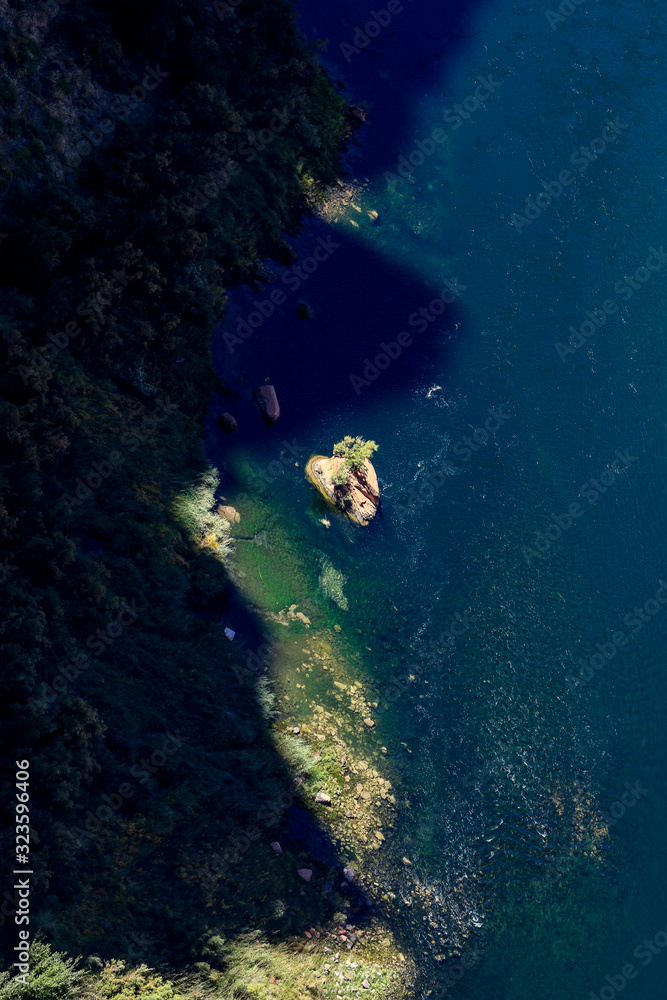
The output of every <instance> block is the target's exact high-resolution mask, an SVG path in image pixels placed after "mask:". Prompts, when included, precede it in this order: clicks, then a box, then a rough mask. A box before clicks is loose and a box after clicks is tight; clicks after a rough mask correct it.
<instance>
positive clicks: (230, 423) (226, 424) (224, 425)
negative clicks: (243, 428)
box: [217, 413, 238, 434]
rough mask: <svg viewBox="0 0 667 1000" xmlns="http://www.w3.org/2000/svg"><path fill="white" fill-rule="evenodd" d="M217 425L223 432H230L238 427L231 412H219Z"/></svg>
mask: <svg viewBox="0 0 667 1000" xmlns="http://www.w3.org/2000/svg"><path fill="white" fill-rule="evenodd" d="M217 424H218V427H219V428H220V430H221V431H224V433H225V434H231V433H232V432H233V431H235V430H236V429H237V428H238V424H237V423H236V417H233V416H232V415H231V413H221V414H220V416H219V417H218V419H217Z"/></svg>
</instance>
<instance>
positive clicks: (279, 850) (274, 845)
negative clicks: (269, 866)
mask: <svg viewBox="0 0 667 1000" xmlns="http://www.w3.org/2000/svg"><path fill="white" fill-rule="evenodd" d="M271 847H272V848H273V850H274V851H275V852H276V854H282V853H283V849H282V847H281V846H280V844H279V843H278V841H277V840H274V841H273V843H272V844H271Z"/></svg>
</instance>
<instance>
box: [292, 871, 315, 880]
mask: <svg viewBox="0 0 667 1000" xmlns="http://www.w3.org/2000/svg"><path fill="white" fill-rule="evenodd" d="M296 873H297V875H300V876H301V878H302V879H303V880H304V882H310V880H311V878H312V877H313V869H312V868H297V872H296Z"/></svg>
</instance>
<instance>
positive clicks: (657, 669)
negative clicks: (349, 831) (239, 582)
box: [216, 0, 667, 1000]
mask: <svg viewBox="0 0 667 1000" xmlns="http://www.w3.org/2000/svg"><path fill="white" fill-rule="evenodd" d="M569 7H570V5H569V4H567V3H566V4H565V5H563V9H564V10H568V9H569ZM571 7H572V12H571V13H569V14H566V15H561V17H562V19H558V18H557V17H556V15H557V14H558V9H559V8H558V6H557V5H556V6H555V7H554V8H552V9H551V10H552V15H550V16H549V17H548V16H547V12H548V11H549V8H548V7H547V8H544V7H542V6H541V5H535V4H529V3H528V2H527V0H514V2H512V3H510V2H509V0H508V2H497V0H489V2H486V3H481V2H480V3H478V4H474V3H473V4H468V5H465V7H464V5H457V4H447V3H445V4H438V5H435V6H430V5H427V4H426V3H425V2H419V0H412V2H406V3H405V4H404V9H403V10H402V11H401V12H399V13H396V14H394V15H393V17H392V20H391V23H390V24H389V25H388V26H387V27H385V28H383V30H382V31H381V32H380V33H379V34H378V36H377V37H375V38H373V39H372V40H371V41H370V43H369V44H368V45H367V46H366V47H365V48H364V49H363V51H360V52H359V53H358V54H352V55H350V52H349V50H346V51H347V54H348V57H349V62H348V61H346V58H345V53H344V51H342V50H341V48H340V44H341V43H347V44H351V43H352V42H353V40H354V31H355V26H356V25H359V24H361V25H364V24H365V23H366V22H368V21H369V20H370V18H371V15H370V13H369V10H370V8H368V7H367V6H366V5H365V4H363V3H359V2H357V0H346V2H344V3H337V4H335V5H332V4H324V3H319V2H315V0H304V2H303V3H302V5H301V18H302V27H303V30H304V32H305V33H306V34H307V35H308V36H309V37H311V38H316V37H320V38H321V37H326V38H328V39H329V47H328V49H327V50H326V51H325V52H324V53H323V56H322V58H323V62H324V64H325V66H327V68H328V69H329V71H330V72H331V74H332V76H333V77H334V78H335V79H339V80H341V81H342V82H343V83H344V84H345V90H343V91H342V92H343V93H344V94H345V95H346V96H347V97H348V98H349V99H350V100H353V101H356V102H362V103H364V102H365V105H366V106H367V107H368V109H369V115H368V119H367V121H366V124H365V125H364V126H363V127H362V129H361V130H360V132H359V141H360V145H359V147H358V148H356V149H354V150H353V152H352V154H351V159H350V171H351V175H352V177H353V178H354V179H355V181H356V182H357V183H356V185H355V189H354V193H353V194H352V196H351V198H350V199H349V204H347V205H346V206H345V207H344V208H343V210H341V212H340V214H339V215H338V217H337V218H336V219H335V220H334V219H333V218H329V221H315V222H312V223H310V224H309V225H308V226H307V228H306V229H305V230H304V231H303V232H302V233H301V234H300V236H299V237H298V239H296V240H295V241H294V246H295V252H296V254H297V256H298V258H299V261H302V260H304V259H305V258H308V257H309V256H310V255H311V253H312V251H313V249H314V247H315V246H316V245H317V242H316V241H317V239H318V238H321V239H323V240H324V241H325V245H326V246H327V247H328V249H327V250H326V251H323V252H322V253H320V256H321V257H323V256H324V255H325V253H326V254H327V255H328V256H327V257H326V259H324V260H322V261H321V262H320V263H319V264H318V266H317V270H315V271H314V273H312V274H307V273H306V272H301V273H302V274H303V280H302V278H298V279H294V278H293V279H292V280H291V281H290V282H289V283H286V281H285V280H284V279H283V277H282V275H283V271H284V269H282V268H280V267H278V266H275V267H274V268H273V269H274V272H275V274H276V276H277V279H278V287H280V288H282V289H283V290H285V291H286V294H287V300H286V302H285V303H284V304H283V305H282V306H280V307H279V308H277V309H276V310H275V312H274V313H273V315H271V316H269V317H267V318H266V319H265V320H264V321H263V322H262V324H261V325H260V326H259V327H258V328H257V329H256V330H255V332H254V333H253V334H252V337H251V338H249V339H248V340H247V341H245V342H244V343H243V344H241V345H238V344H237V345H235V346H234V350H233V351H229V350H228V348H227V347H226V346H225V344H224V342H223V340H222V338H221V337H220V338H218V341H217V345H216V351H217V362H218V364H219V367H220V369H221V370H222V371H223V372H224V373H225V374H226V375H227V377H228V378H231V379H234V378H237V379H238V383H237V384H238V386H239V389H240V391H241V392H243V391H244V389H243V386H245V385H249V384H253V383H255V384H261V383H262V382H264V381H265V380H266V379H267V378H268V379H270V380H271V381H272V382H273V383H274V384H275V385H276V386H277V388H278V392H279V395H280V398H281V402H282V407H283V414H282V416H281V420H280V421H279V423H278V424H277V425H276V426H275V427H274V428H272V429H270V430H269V429H267V428H265V427H264V425H263V424H262V423H261V420H260V418H259V416H258V414H257V413H256V412H255V411H254V410H253V409H252V407H251V404H250V403H249V402H245V401H243V400H242V401H240V402H238V403H236V404H235V406H236V410H235V412H237V414H238V415H239V416H240V418H242V427H241V430H240V432H239V435H238V438H237V439H235V441H234V447H233V448H230V447H228V448H227V452H226V457H225V462H226V469H227V476H228V478H227V480H226V482H227V486H226V489H227V488H228V493H227V495H229V496H233V495H234V487H235V486H236V487H237V488H238V489H241V488H242V486H247V483H245V482H243V483H242V482H241V480H242V478H243V477H242V476H241V474H240V472H239V469H241V467H242V465H243V462H250V463H251V464H252V465H253V467H254V468H256V469H259V470H261V469H266V468H267V466H268V463H270V462H272V461H276V460H277V458H278V455H279V452H280V450H281V449H283V448H284V445H283V441H284V440H285V439H286V440H288V441H290V442H295V445H296V448H297V457H296V459H295V461H298V462H299V464H298V465H294V461H290V462H289V463H287V462H283V463H282V465H281V468H280V474H276V476H275V477H274V478H273V479H272V483H271V503H273V505H274V508H273V509H274V511H275V518H276V521H275V523H276V525H277V527H276V530H277V531H282V533H283V537H284V538H289V546H290V548H291V551H292V553H293V554H294V559H295V563H296V562H297V561H298V564H299V572H300V573H301V574H302V575H303V577H304V579H309V578H312V580H313V581H314V585H315V586H317V579H318V574H319V573H320V570H321V566H322V565H323V560H328V562H329V563H330V564H331V565H333V566H334V567H335V568H336V569H337V570H338V571H339V572H341V573H342V574H343V575H344V577H346V581H345V584H344V592H345V598H346V603H347V607H346V608H344V607H341V606H340V604H338V605H336V604H335V603H334V602H333V601H329V605H330V613H331V615H332V619H331V620H332V621H333V620H335V621H336V622H337V623H339V625H340V627H341V629H342V635H343V636H345V635H346V634H347V635H349V636H350V642H352V641H354V642H355V643H356V644H357V646H358V648H359V650H362V651H364V655H365V657H366V669H367V671H368V679H369V681H372V682H373V683H374V684H375V685H376V686H378V685H379V689H380V690H381V691H382V690H387V689H388V685H389V684H390V681H389V678H390V677H391V675H392V674H393V673H395V672H396V671H397V670H399V672H400V671H401V670H402V671H403V673H405V672H406V670H407V671H413V672H415V668H416V678H417V679H416V681H415V682H414V684H410V685H408V686H407V688H408V689H407V690H406V692H405V693H404V694H402V695H401V696H400V697H398V698H396V700H394V701H391V703H390V704H389V707H388V708H387V709H386V710H385V711H384V712H382V709H380V712H381V718H380V719H379V721H378V732H379V733H380V735H381V738H382V740H383V742H384V743H385V744H386V745H387V746H388V747H389V749H390V758H391V759H392V760H393V761H394V766H395V768H396V769H397V771H399V772H400V773H401V775H402V779H403V781H404V782H405V787H409V789H410V795H409V801H410V805H409V807H407V806H403V808H402V809H401V810H400V818H399V823H398V828H397V830H396V832H395V834H394V836H393V838H392V843H391V844H390V845H388V851H387V858H388V859H389V860H388V861H387V862H386V864H387V865H388V869H387V870H385V873H384V877H385V879H386V880H388V882H390V883H391V885H392V887H393V891H394V892H395V893H396V896H397V900H396V909H397V910H399V911H400V913H399V914H396V915H395V917H396V919H397V920H398V922H399V923H400V925H401V927H402V932H403V934H404V939H405V941H406V942H407V946H408V947H410V948H411V950H412V952H413V954H414V955H415V957H416V959H417V961H418V963H419V964H420V967H421V971H422V978H421V979H420V982H419V984H418V986H417V987H416V989H417V991H418V992H419V994H420V995H421V994H422V993H423V995H426V994H425V991H426V990H427V989H432V990H433V993H432V994H431V995H432V996H434V997H441V996H444V995H452V996H455V997H462V998H480V997H485V998H486V997H489V998H491V997H493V998H494V1000H504V998H507V1000H510V998H512V1000H513V998H521V1000H532V998H535V1000H537V998H540V1000H547V998H548V1000H551V998H553V1000H566V998H567V1000H572V998H576V997H579V996H580V997H582V1000H583V998H589V997H590V996H591V993H592V994H593V996H598V997H601V1000H612V998H613V997H614V996H616V995H620V994H621V993H622V994H623V996H624V997H625V998H635V997H636V998H641V1000H654V998H655V1000H658V998H662V997H664V995H665V989H664V985H663V984H664V982H665V981H667V948H666V945H667V934H663V932H664V931H665V928H667V898H666V897H667V893H666V889H667V870H666V868H667V862H666V861H665V852H664V849H663V843H662V841H663V832H664V829H665V825H666V823H667V810H666V795H665V791H664V788H665V749H666V739H665V733H664V725H663V719H664V718H665V714H666V709H667V706H666V700H667V688H666V681H665V676H664V656H663V648H664V639H665V635H666V633H667V612H666V611H665V606H663V604H662V603H661V601H660V600H659V599H658V598H656V594H658V595H659V596H662V591H661V582H660V581H661V579H665V580H667V538H666V535H665V518H664V514H663V512H664V504H665V495H666V494H665V490H666V487H667V475H666V471H665V470H666V467H667V449H666V433H665V402H664V374H663V373H664V370H665V360H666V358H665V354H666V348H665V344H664V335H663V328H664V314H665V303H666V302H667V257H665V258H664V259H663V257H662V256H661V255H662V252H663V250H665V249H666V248H667V238H666V236H667V224H666V222H667V220H666V218H665V216H666V205H665V170H666V168H667V159H666V146H667V142H666V139H665V136H667V120H666V118H667V115H666V108H667V101H666V98H667V86H666V71H665V60H664V49H665V30H666V29H667V12H666V11H665V8H664V7H663V6H661V5H659V4H658V3H657V2H652V0H639V2H637V3H636V4H634V5H631V6H629V5H626V4H623V3H621V2H620V0H606V2H588V3H583V4H581V5H580V6H575V4H574V3H572V5H571ZM373 9H375V10H378V9H380V7H379V6H378V7H376V8H373ZM480 86H483V87H485V88H486V89H485V90H482V91H480V90H478V89H477V88H479V87H480ZM476 89H477V93H478V94H483V95H484V100H483V101H479V100H477V101H476V100H475V99H474V95H475V93H476ZM456 105H459V106H460V110H458V111H457V110H456ZM434 129H441V130H442V132H441V133H438V141H437V142H435V141H434V140H433V139H432V137H433V135H434V131H433V130H434ZM431 147H433V149H432V150H431ZM582 147H583V151H582ZM415 151H417V152H418V153H421V156H422V160H421V161H420V156H419V155H417V154H416V153H415ZM411 156H412V159H411V160H410V157H411ZM401 158H404V159H403V160H401ZM406 161H407V163H408V164H409V165H410V168H411V173H410V174H409V175H408V176H407V177H403V176H401V174H400V173H399V170H398V167H399V165H400V164H401V163H403V164H404V165H405V163H406ZM403 172H404V173H408V170H407V168H405V167H404V170H403ZM387 173H389V174H393V175H395V176H394V177H389V178H387V177H386V176H385V175H386V174H387ZM541 192H542V194H541ZM547 193H548V194H547ZM352 203H353V204H352ZM355 206H356V207H355ZM374 213H377V217H374ZM529 216H530V217H529ZM331 240H333V243H331ZM327 241H329V242H327ZM269 266H272V267H273V265H271V264H270V265H269ZM310 266H312V265H307V267H310ZM291 273H292V274H294V272H291ZM447 282H449V284H447ZM297 284H298V285H299V287H298V288H297V287H294V286H296V285H297ZM272 287H276V286H274V285H273V284H268V285H267V286H266V289H265V290H264V291H263V292H261V293H253V292H250V291H249V290H245V291H243V292H242V293H240V294H239V295H237V296H236V298H235V300H234V303H233V306H232V308H231V309H230V313H229V317H228V320H227V324H226V327H225V329H226V330H227V331H230V330H235V329H236V324H237V321H238V319H243V318H246V317H247V316H248V314H249V313H250V312H252V311H253V309H254V307H253V300H255V301H257V302H261V301H262V300H263V299H265V298H266V297H267V296H268V294H269V292H270V290H271V288H272ZM452 289H454V293H452ZM443 292H444V293H449V294H446V295H445V297H446V299H447V302H446V303H442V309H441V303H440V302H436V305H435V306H431V305H430V303H432V302H434V300H437V299H438V298H439V296H440V295H441V293H443ZM301 300H303V301H306V302H307V303H308V304H309V305H310V306H311V308H312V309H313V313H314V315H313V318H312V319H309V320H303V319H299V318H298V317H297V311H296V310H297V304H298V302H299V301H301ZM420 308H424V309H426V310H428V313H427V314H426V315H427V316H428V321H425V322H420V317H419V315H418V311H419V309H420ZM267 311H268V310H267ZM436 311H437V313H438V314H437V315H436ZM422 315H424V314H422ZM411 317H412V323H411V322H410V318H411ZM401 331H406V332H407V334H408V335H409V336H410V337H411V338H412V343H410V344H409V345H408V346H404V347H402V348H401V352H400V355H398V356H396V357H393V358H392V357H389V358H388V361H387V358H386V354H385V353H384V352H385V348H383V347H381V346H380V345H381V344H382V342H384V343H385V344H387V343H389V344H390V348H389V354H390V355H391V354H392V353H394V354H396V352H397V349H396V348H393V347H391V343H393V342H395V341H396V338H397V337H398V335H399V334H400V333H401ZM404 340H406V341H407V338H404ZM396 342H397V341H396ZM559 345H560V346H559ZM378 357H379V358H380V361H379V365H376V364H375V361H376V359H377V358H378ZM385 365H386V367H385ZM351 376H355V377H356V378H357V379H364V381H365V383H367V384H363V383H362V382H360V381H354V382H353V381H352V380H351ZM234 384H236V383H234ZM490 411H493V414H494V415H490ZM348 433H351V434H361V435H363V436H365V437H368V438H373V439H374V440H376V441H377V443H378V444H379V446H380V448H379V451H378V453H377V456H376V461H375V465H376V469H377V471H378V475H379V477H380V480H381V485H382V493H383V497H382V513H381V515H380V516H379V517H378V518H377V519H376V520H375V522H374V523H373V524H372V525H371V526H370V528H369V529H367V530H366V531H364V532H362V531H360V530H356V529H354V528H353V526H352V525H350V524H348V523H346V522H342V521H340V520H339V519H337V518H336V517H335V515H330V516H331V520H332V525H331V528H330V529H326V528H325V527H324V526H323V525H322V524H321V523H320V518H321V517H322V516H323V514H324V511H323V509H322V508H321V507H320V506H319V505H318V503H319V502H318V500H317V499H314V497H313V494H312V491H310V489H309V487H308V486H307V484H306V483H305V481H304V479H303V468H302V466H303V461H304V458H301V455H302V454H303V456H304V457H305V458H307V457H308V455H309V454H310V453H312V452H318V453H321V452H323V451H329V449H330V448H331V446H332V445H333V443H334V441H336V440H338V439H339V438H340V437H342V436H343V435H344V434H348ZM466 436H468V441H466V440H465V439H466ZM235 449H236V459H235V457H234V450H235ZM299 449H300V450H299ZM276 468H277V467H276ZM235 477H236V478H237V479H238V482H236V480H235ZM224 482H225V480H224V479H223V483H224ZM665 593H666V594H667V591H666V592H665ZM320 596H322V595H320ZM324 600H325V602H326V600H327V599H326V597H324ZM647 602H648V603H647ZM636 609H637V610H636ZM454 633H457V634H454ZM373 667H374V668H375V671H373V670H372V668H373ZM360 669H362V670H363V669H364V668H363V667H362V668H360ZM401 742H403V743H406V744H407V745H408V746H409V747H410V749H411V750H412V753H411V754H410V755H408V754H407V753H405V752H403V751H401V749H400V746H401ZM401 754H402V756H401ZM406 853H407V854H409V855H410V856H411V857H412V858H413V859H414V867H413V870H410V872H406V870H405V869H404V868H402V867H401V865H400V863H399V862H398V859H400V857H401V856H402V855H403V854H406ZM392 857H393V858H395V859H397V860H396V864H395V865H394V866H393V867H392V865H391V858H392ZM401 900H403V901H404V902H406V903H407V904H409V903H412V907H410V906H409V905H407V906H401V905H400V904H401ZM417 910H418V911H419V912H418V918H417V919H415V918H413V916H412V915H411V914H413V913H416V911H417ZM656 935H657V936H656ZM645 941H648V944H643V942H645ZM457 951H458V953H459V954H462V955H463V958H464V961H463V964H461V962H460V961H459V962H458V963H457V962H455V963H454V964H453V965H452V962H451V958H450V956H451V955H452V953H454V952H457Z"/></svg>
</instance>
